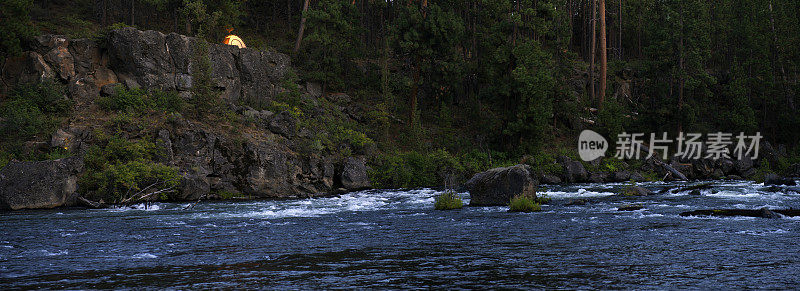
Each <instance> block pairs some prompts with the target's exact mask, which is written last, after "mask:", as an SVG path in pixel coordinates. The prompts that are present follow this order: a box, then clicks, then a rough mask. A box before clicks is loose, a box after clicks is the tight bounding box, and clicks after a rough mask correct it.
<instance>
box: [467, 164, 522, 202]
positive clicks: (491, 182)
mask: <svg viewBox="0 0 800 291" xmlns="http://www.w3.org/2000/svg"><path fill="white" fill-rule="evenodd" d="M536 186H537V181H536V180H534V179H533V178H531V175H530V172H529V170H528V167H527V166H524V165H516V166H511V167H506V168H494V169H491V170H488V171H486V172H482V173H478V174H475V176H472V178H471V179H469V181H467V183H466V184H465V185H464V187H465V188H466V189H467V190H468V191H469V193H470V196H471V199H470V203H469V204H470V205H472V206H504V205H508V202H509V201H511V198H512V197H514V196H518V195H521V196H527V197H536Z"/></svg>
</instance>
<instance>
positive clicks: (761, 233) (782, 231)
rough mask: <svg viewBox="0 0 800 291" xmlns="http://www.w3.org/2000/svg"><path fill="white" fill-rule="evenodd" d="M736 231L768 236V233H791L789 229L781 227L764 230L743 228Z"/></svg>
mask: <svg viewBox="0 0 800 291" xmlns="http://www.w3.org/2000/svg"><path fill="white" fill-rule="evenodd" d="M736 233H737V234H749V235H756V236H767V235H770V234H783V233H789V231H787V230H784V229H780V228H779V229H776V230H763V231H754V230H742V231H737V232H736Z"/></svg>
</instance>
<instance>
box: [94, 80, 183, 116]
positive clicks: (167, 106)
mask: <svg viewBox="0 0 800 291" xmlns="http://www.w3.org/2000/svg"><path fill="white" fill-rule="evenodd" d="M97 105H99V106H100V108H103V109H105V110H110V111H128V112H143V111H147V110H151V111H163V112H168V113H170V112H180V111H181V110H182V109H183V106H184V101H183V99H181V97H180V96H178V93H177V92H175V91H162V90H158V89H155V90H151V91H149V92H148V91H147V90H144V89H135V88H134V89H126V88H125V87H124V86H121V85H118V86H117V88H116V90H115V92H114V94H113V95H110V96H106V97H100V98H99V99H98V100H97Z"/></svg>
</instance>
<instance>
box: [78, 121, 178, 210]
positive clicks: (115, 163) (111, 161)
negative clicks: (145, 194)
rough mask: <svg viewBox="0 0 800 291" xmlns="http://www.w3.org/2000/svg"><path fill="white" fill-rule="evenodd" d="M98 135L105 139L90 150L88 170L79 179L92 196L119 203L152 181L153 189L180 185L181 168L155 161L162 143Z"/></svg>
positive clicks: (86, 161) (87, 153)
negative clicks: (158, 144)
mask: <svg viewBox="0 0 800 291" xmlns="http://www.w3.org/2000/svg"><path fill="white" fill-rule="evenodd" d="M98 139H101V140H100V142H99V144H98V145H93V146H92V147H90V148H89V149H88V151H87V152H86V155H85V157H84V162H85V164H86V173H85V174H84V176H82V177H81V179H80V181H79V183H80V188H81V189H83V190H84V191H87V194H90V195H89V196H90V197H92V198H94V199H103V200H106V201H107V202H112V203H119V202H122V201H123V200H124V199H127V198H130V196H131V195H133V194H135V193H137V192H139V191H141V190H143V189H145V188H147V187H148V186H151V185H153V188H152V189H151V190H157V189H164V188H170V187H174V186H177V185H178V182H179V181H180V175H179V174H178V171H177V169H175V168H173V167H169V166H166V165H163V164H160V163H157V162H155V161H154V159H155V157H156V155H157V154H158V147H157V146H156V145H155V144H154V143H153V142H150V141H146V140H138V141H130V140H127V139H125V138H122V137H119V136H113V137H110V138H105V137H104V136H103V135H98ZM156 198H159V199H167V198H169V197H167V196H166V195H162V196H159V197H156Z"/></svg>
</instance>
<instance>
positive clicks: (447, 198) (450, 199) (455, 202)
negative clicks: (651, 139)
mask: <svg viewBox="0 0 800 291" xmlns="http://www.w3.org/2000/svg"><path fill="white" fill-rule="evenodd" d="M433 207H434V208H435V209H436V210H450V209H460V208H462V207H464V204H463V202H462V201H461V197H460V196H458V193H456V192H454V191H445V192H444V193H442V194H440V195H439V196H436V202H434V203H433Z"/></svg>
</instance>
